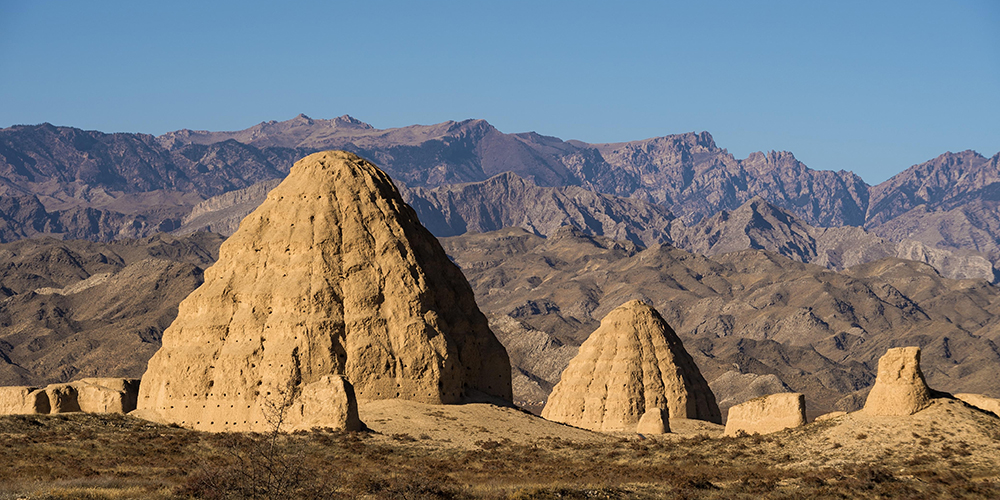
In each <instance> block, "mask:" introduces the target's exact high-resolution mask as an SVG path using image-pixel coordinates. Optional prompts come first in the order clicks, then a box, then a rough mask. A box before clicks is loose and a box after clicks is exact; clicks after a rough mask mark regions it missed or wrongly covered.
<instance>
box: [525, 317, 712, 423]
mask: <svg viewBox="0 0 1000 500" xmlns="http://www.w3.org/2000/svg"><path fill="white" fill-rule="evenodd" d="M654 408H663V409H666V410H667V413H668V415H669V417H670V418H671V419H676V418H681V419H683V418H693V419H699V420H707V421H710V422H715V423H721V421H722V417H721V414H720V413H719V407H718V405H717V404H716V402H715V396H714V395H713V394H712V390H711V389H709V387H708V383H707V382H706V381H705V378H704V377H703V376H702V375H701V372H700V371H699V370H698V366H697V365H696V364H695V363H694V360H693V359H691V356H690V355H689V354H688V353H687V351H685V350H684V346H683V345H682V344H681V340H680V338H678V337H677V334H675V333H674V331H673V329H671V328H670V325H668V324H667V322H666V321H664V320H663V318H662V317H661V316H660V314H659V313H658V312H656V310H655V309H653V308H652V307H650V306H648V305H646V304H644V303H642V302H640V301H638V300H633V301H630V302H626V303H625V304H622V305H621V306H619V307H618V308H616V309H615V310H613V311H611V312H610V313H608V315H607V316H605V317H604V319H603V320H602V321H601V326H600V328H598V329H597V330H595V331H594V333H592V334H591V335H590V337H588V338H587V340H586V341H585V342H584V343H583V345H581V346H580V352H579V353H578V354H577V355H576V357H574V358H573V360H572V361H570V363H569V366H568V367H566V370H565V371H563V373H562V378H561V379H560V381H559V383H558V384H556V386H555V387H554V388H553V389H552V394H551V396H550V397H549V400H548V403H547V404H546V405H545V408H544V409H543V410H542V416H543V417H545V418H547V419H549V420H554V421H557V422H563V423H567V424H570V425H575V426H577V427H582V428H584V429H590V430H596V431H602V432H612V431H626V432H632V431H634V430H635V429H636V425H637V424H638V422H639V419H640V417H642V415H643V414H644V413H646V412H647V411H648V410H651V409H654Z"/></svg>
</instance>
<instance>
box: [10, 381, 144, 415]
mask: <svg viewBox="0 0 1000 500" xmlns="http://www.w3.org/2000/svg"><path fill="white" fill-rule="evenodd" d="M138 395H139V381H138V380H136V379H123V378H85V379H80V380H76V381H73V382H69V383H65V384H51V385H48V386H46V387H44V388H35V387H0V415H31V414H50V413H73V412H84V413H122V414H124V413H128V412H130V411H132V410H134V409H135V403H136V398H137V397H138Z"/></svg>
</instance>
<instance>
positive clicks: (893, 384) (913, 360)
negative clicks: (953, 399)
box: [863, 347, 933, 417]
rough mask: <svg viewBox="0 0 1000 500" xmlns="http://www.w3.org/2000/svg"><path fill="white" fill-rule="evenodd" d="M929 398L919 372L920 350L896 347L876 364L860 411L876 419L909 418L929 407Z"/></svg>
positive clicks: (928, 389) (928, 391) (927, 390)
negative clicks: (887, 417) (881, 417)
mask: <svg viewBox="0 0 1000 500" xmlns="http://www.w3.org/2000/svg"><path fill="white" fill-rule="evenodd" d="M932 397H933V395H932V393H931V390H930V388H929V387H927V382H925V381H924V374H923V372H921V371H920V348H919V347H896V348H893V349H889V350H888V351H886V353H885V355H884V356H882V358H881V359H879V360H878V377H877V378H876V379H875V385H874V386H873V387H872V390H871V392H869V393H868V401H867V402H865V408H864V410H863V411H864V412H865V413H867V414H869V415H877V416H891V417H902V416H906V415H913V414H914V413H916V412H918V411H920V410H922V409H924V408H927V407H928V406H930V404H931V398H932Z"/></svg>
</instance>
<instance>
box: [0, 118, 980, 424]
mask: <svg viewBox="0 0 1000 500" xmlns="http://www.w3.org/2000/svg"><path fill="white" fill-rule="evenodd" d="M332 148H336V149H346V150H348V151H352V152H355V153H357V154H359V155H361V156H364V157H366V158H369V159H371V160H372V161H374V162H375V163H376V164H378V165H379V166H380V167H381V168H383V169H384V170H385V171H386V172H387V173H389V174H390V175H391V176H392V178H393V179H394V181H395V182H396V183H397V185H398V186H399V188H400V191H401V192H402V193H403V195H404V197H405V199H406V201H407V202H408V203H409V204H411V205H412V206H413V208H414V209H415V210H416V212H417V214H418V216H419V218H420V220H421V222H422V223H423V224H424V225H425V226H427V227H428V229H430V230H431V231H432V232H433V233H434V234H435V235H436V236H438V237H439V238H442V241H443V244H444V245H445V247H446V249H447V251H448V253H449V255H450V256H451V257H452V258H453V259H454V260H455V261H456V262H457V263H458V264H459V265H460V266H461V267H462V269H463V272H465V274H466V276H467V277H468V278H469V280H470V282H471V283H472V285H473V287H474V289H475V291H476V294H477V301H478V302H480V307H481V308H482V309H483V310H484V312H487V314H488V315H489V317H490V321H491V326H492V328H493V330H494V331H495V332H496V333H497V335H498V337H499V338H500V339H501V341H502V342H503V343H504V345H505V346H506V347H507V350H508V353H509V354H510V357H511V360H512V363H513V364H514V368H515V390H516V393H517V395H518V397H519V401H520V402H521V403H522V404H525V405H526V406H531V405H532V404H533V403H540V402H542V401H544V399H545V397H546V396H547V394H548V391H549V390H551V387H552V385H553V384H554V383H555V381H557V380H558V376H559V374H560V373H561V371H562V368H563V367H565V366H566V363H568V361H569V359H570V358H572V356H573V355H574V354H575V353H576V348H577V346H579V344H580V343H581V342H582V340H583V339H584V338H585V337H586V335H587V334H589V332H591V331H593V329H594V328H596V325H597V322H598V321H599V319H600V318H601V317H602V316H603V314H604V313H606V312H607V311H609V310H610V309H611V308H613V307H615V306H617V305H618V304H620V303H622V302H624V301H626V300H629V299H632V298H639V299H643V300H646V301H649V302H650V303H652V304H654V305H655V306H656V307H657V308H658V309H660V311H661V312H662V313H663V315H664V317H665V318H667V320H668V321H669V322H670V323H671V325H673V326H674V327H675V329H676V330H677V331H678V334H679V335H681V337H682V338H683V339H684V341H685V343H686V344H689V345H690V346H691V347H690V348H689V350H690V351H692V354H693V355H694V356H695V358H696V359H697V360H698V363H699V366H704V368H703V371H705V373H706V377H707V378H708V379H709V380H710V382H711V383H712V387H713V390H714V391H715V392H716V393H717V394H721V395H724V397H722V396H720V401H722V402H724V404H723V406H728V405H729V404H735V403H737V402H740V401H742V400H745V399H747V398H748V397H752V396H753V395H760V394H764V393H767V392H768V391H770V392H775V391H777V390H788V389H791V390H795V391H800V392H805V393H806V394H807V395H808V396H809V398H810V400H811V401H813V402H814V404H815V405H816V408H821V409H832V408H843V409H851V408H856V407H857V406H858V403H859V401H863V397H864V394H865V391H866V390H867V387H869V386H870V384H871V382H872V380H873V376H874V370H875V368H876V366H875V360H877V357H878V355H879V354H880V353H881V352H884V349H885V348H887V347H891V346H894V345H902V344H911V343H915V344H917V345H921V346H923V347H924V349H925V356H926V357H927V361H926V363H927V366H928V368H927V376H928V378H929V379H930V380H931V382H932V385H935V386H940V387H947V388H949V389H950V390H965V391H975V392H986V393H993V395H995V396H1000V394H997V393H996V391H995V387H994V384H993V381H992V376H991V373H993V372H994V371H995V369H996V367H997V366H998V363H1000V354H998V350H997V348H996V345H995V342H997V341H998V338H1000V336H998V334H997V331H998V330H997V329H996V320H995V319H994V318H995V314H996V313H997V308H998V307H1000V306H998V305H997V304H998V302H997V299H996V297H997V296H998V295H1000V294H998V292H997V288H996V287H995V286H993V285H992V283H996V282H997V281H998V274H997V272H996V267H997V265H998V263H1000V215H998V214H1000V154H998V155H994V156H993V157H990V158H986V157H984V156H982V155H980V154H978V153H976V152H973V151H963V152H959V153H945V154H943V155H941V156H939V157H937V158H934V159H932V160H930V161H927V162H925V163H922V164H920V165H915V166H913V167H911V168H909V169H907V170H905V171H903V172H901V173H899V174H897V175H896V176H894V177H892V178H890V179H889V180H887V181H885V182H883V183H880V184H878V185H874V186H871V185H868V184H866V183H865V182H864V181H863V180H862V179H861V178H860V177H859V176H857V175H855V174H853V173H851V172H847V171H843V170H842V171H837V172H832V171H817V170H812V169H810V168H808V167H807V166H805V165H804V164H802V163H801V162H799V161H798V160H796V159H795V157H794V156H793V155H792V154H791V153H788V152H773V151H772V152H766V153H764V152H761V153H753V154H751V155H749V156H748V157H747V158H745V159H738V158H735V157H734V156H732V155H731V154H729V153H728V152H727V151H726V150H725V149H722V148H720V147H718V146H717V145H716V144H715V142H714V140H713V138H712V137H711V135H709V134H708V133H707V132H701V133H686V134H678V135H671V136H665V137H658V138H651V139H645V140H640V141H632V142H624V143H613V144H588V143H584V142H580V141H563V140H561V139H558V138H555V137H547V136H543V135H539V134H536V133H533V132H531V133H522V134H505V133H502V132H500V131H498V130H496V129H495V128H494V127H493V126H491V125H490V124H489V123H487V122H485V121H483V120H466V121H462V122H451V121H449V122H445V123H440V124H436V125H413V126H409V127H401V128H393V129H384V130H380V129H376V128H374V127H372V126H370V125H368V124H365V123H363V122H361V121H358V120H356V119H354V118H351V117H349V116H346V115H345V116H342V117H340V118H336V119H332V120H314V119H311V118H309V117H306V116H304V115H300V116H298V117H296V118H293V119H291V120H287V121H283V122H273V121H272V122H265V123H261V124H259V125H256V126H254V127H251V128H249V129H246V130H242V131H235V132H207V131H193V130H180V131H176V132H170V133H167V134H163V135H161V136H151V135H146V134H128V133H116V134H105V133H101V132H96V131H84V130H80V129H76V128H72V127H56V126H53V125H50V124H42V125H33V126H15V127H10V128H7V129H2V130H0V243H3V242H7V243H3V245H0V254H2V255H3V261H2V264H3V266H4V268H3V269H0V277H2V281H0V380H3V382H4V383H8V384H10V383H18V384H21V383H24V384H27V383H30V384H36V383H47V382H54V381H65V380H68V379H70V378H73V377H77V376H82V375H88V374H101V373H104V374H110V375H116V376H119V375H120V376H137V375H138V374H140V373H141V368H142V365H143V364H144V362H145V359H146V358H148V356H149V355H150V354H151V353H152V352H154V351H155V349H156V347H158V343H159V338H158V335H159V333H160V332H162V330H163V328H165V327H166V325H168V324H169V323H170V321H172V319H173V316H174V315H176V304H177V303H178V302H179V301H180V300H181V299H182V298H183V297H184V296H186V295H187V293H189V292H190V291H191V290H193V289H194V288H195V287H197V286H198V285H199V284H200V283H201V272H202V270H203V269H204V268H205V267H207V266H208V265H210V264H211V263H212V262H213V261H214V259H215V258H216V255H217V254H216V252H217V249H218V245H219V243H220V242H221V241H222V239H223V237H224V236H226V235H229V234H232V233H233V232H234V231H235V230H236V228H237V226H238V224H239V222H240V220H242V218H243V217H244V216H245V215H246V214H247V213H249V212H250V211H252V210H253V209H254V208H255V207H256V206H257V205H259V204H260V203H261V202H262V201H263V199H264V197H265V196H266V194H267V192H268V191H270V190H271V189H272V188H273V187H274V186H275V185H277V183H278V182H279V181H280V180H281V179H282V178H283V177H284V176H285V175H286V173H287V172H288V170H289V168H290V167H291V165H292V163H293V162H294V161H295V160H297V159H298V158H300V157H302V156H304V155H306V154H308V153H312V152H314V151H318V150H325V149H332ZM205 231H210V232H211V233H218V234H219V235H222V236H218V235H213V234H210V233H208V232H205ZM158 233H173V234H172V235H164V234H158ZM46 236H47V237H51V238H40V237H46ZM60 240H66V241H60ZM71 240H72V241H71ZM82 240H91V241H82ZM811 404H813V403H811Z"/></svg>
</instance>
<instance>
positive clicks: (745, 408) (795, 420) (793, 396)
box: [726, 392, 806, 436]
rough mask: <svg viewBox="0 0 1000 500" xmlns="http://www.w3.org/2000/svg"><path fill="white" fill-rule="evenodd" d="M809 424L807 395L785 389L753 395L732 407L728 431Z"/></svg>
mask: <svg viewBox="0 0 1000 500" xmlns="http://www.w3.org/2000/svg"><path fill="white" fill-rule="evenodd" d="M803 425H806V397H805V395H803V394H799V393H797V392H783V393H780V394H771V395H769V396H763V397H759V398H756V399H751V400H750V401H747V402H746V403H743V404H738V405H736V406H733V407H732V408H730V409H729V418H728V419H727V420H726V435H727V436H735V435H737V434H739V433H740V432H741V431H742V432H745V433H747V434H768V433H771V432H778V431H780V430H783V429H788V428H791V427H800V426H803Z"/></svg>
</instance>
